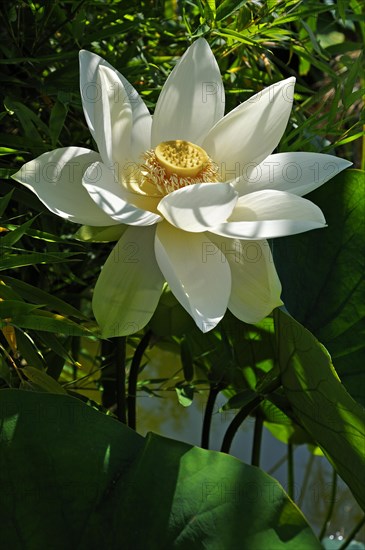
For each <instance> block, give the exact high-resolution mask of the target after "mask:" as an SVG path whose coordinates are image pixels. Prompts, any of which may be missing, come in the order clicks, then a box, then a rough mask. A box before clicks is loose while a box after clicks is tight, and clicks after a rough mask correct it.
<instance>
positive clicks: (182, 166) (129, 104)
mask: <svg viewBox="0 0 365 550" xmlns="http://www.w3.org/2000/svg"><path fill="white" fill-rule="evenodd" d="M80 71H81V97H82V102H83V107H84V112H85V117H86V121H87V124H88V126H89V128H90V131H91V134H92V136H93V138H94V140H95V142H96V144H97V147H98V150H99V152H98V153H96V152H94V151H90V150H89V149H85V148H82V147H65V148H62V149H57V150H55V151H52V152H50V153H45V154H43V155H41V156H40V157H38V158H37V159H35V160H33V161H31V162H28V163H27V164H25V165H24V166H23V167H22V168H21V169H20V170H19V172H17V174H15V176H14V178H15V179H16V180H17V181H19V182H20V183H22V184H24V185H25V186H26V187H28V188H29V189H31V190H32V191H34V193H36V195H37V196H38V197H39V199H40V200H41V201H42V202H43V203H44V204H45V205H46V206H47V208H48V209H49V210H51V211H52V212H54V213H55V214H57V215H59V216H61V217H63V218H65V219H68V220H70V221H72V222H75V223H81V224H87V225H92V226H107V225H109V226H110V225H118V224H123V225H125V226H126V227H127V229H126V230H125V231H124V232H123V234H122V236H121V237H120V240H119V241H118V243H117V245H116V246H115V248H114V250H113V251H112V253H111V254H110V256H109V258H108V259H107V261H106V263H105V265H104V267H103V268H102V271H101V275H100V277H99V279H98V281H97V283H96V287H95V291H94V297H93V310H94V314H95V317H96V319H97V321H98V323H99V325H100V326H101V327H102V331H103V335H104V336H105V337H109V336H117V335H126V334H130V333H133V332H136V331H137V330H140V329H141V328H143V327H144V326H145V325H146V324H147V323H148V321H149V320H150V318H151V316H152V314H153V313H154V311H155V309H156V307H157V304H158V301H159V298H160V295H161V292H162V288H163V285H164V283H165V281H167V283H168V285H169V287H170V289H171V291H172V292H173V294H174V295H175V297H176V298H177V299H178V300H179V302H180V303H181V305H182V306H183V307H184V308H185V309H186V310H187V311H188V312H189V314H190V315H191V316H192V317H193V318H194V320H195V322H196V324H197V325H198V327H199V328H200V329H201V330H202V331H204V332H205V331H208V330H210V329H212V328H213V327H214V326H215V325H216V324H217V323H218V322H219V321H220V319H222V317H223V316H224V313H225V311H226V309H227V307H228V309H230V310H231V312H232V313H233V314H234V315H235V316H236V317H238V318H239V319H241V320H243V321H245V322H248V323H255V322H258V321H260V320H261V319H263V318H264V317H265V316H266V315H268V314H269V313H270V312H271V311H272V310H273V308H275V307H277V306H279V305H281V304H282V302H281V299H280V293H281V285H280V281H279V279H278V276H277V273H276V270H275V267H274V263H273V260H272V256H271V253H270V249H269V246H268V243H267V241H266V240H265V239H268V238H272V237H281V236H284V235H293V234H295V233H300V232H303V231H308V230H310V229H316V228H320V227H323V226H324V225H325V220H324V217H323V214H322V212H321V210H320V209H319V208H318V207H317V206H315V205H314V204H313V203H311V202H310V201H308V200H306V199H303V198H301V196H302V195H304V194H305V193H308V192H309V191H312V190H313V189H315V188H316V187H318V186H319V185H321V184H322V183H324V182H325V181H327V180H328V179H330V177H332V176H334V175H335V174H336V173H338V172H339V171H341V170H343V169H344V168H346V167H347V166H349V165H350V164H351V163H349V162H347V161H345V160H342V159H339V158H336V157H333V156H329V155H321V154H315V153H281V154H274V155H272V152H273V150H274V149H275V147H276V146H277V145H278V143H279V141H280V139H281V137H282V135H283V132H284V130H285V127H286V125H287V122H288V119H289V115H290V111H291V108H292V100H293V90H294V82H295V79H294V78H289V79H287V80H283V81H281V82H278V83H276V84H274V85H272V86H270V87H269V88H266V89H265V90H263V91H262V92H259V93H258V94H256V95H255V96H253V97H252V98H251V99H249V100H248V101H245V102H244V103H242V104H241V105H239V106H238V107H237V108H236V109H234V110H233V111H231V112H230V113H228V114H227V115H226V116H224V93H223V85H222V80H221V76H220V73H219V69H218V65H217V63H216V61H215V58H214V56H213V54H212V52H211V50H210V48H209V46H208V44H207V42H206V41H205V40H204V39H199V40H197V41H196V42H194V44H193V45H192V46H191V47H190V48H188V50H187V51H186V52H185V54H184V55H183V57H182V58H181V59H180V61H179V62H178V63H177V65H176V67H175V68H174V70H173V71H172V72H171V74H170V76H169V78H168V79H167V81H166V83H165V85H164V87H163V89H162V91H161V94H160V97H159V99H158V102H157V105H156V110H155V113H154V116H153V118H152V117H151V115H150V114H149V112H148V109H147V107H146V106H145V104H144V102H143V101H142V99H141V97H140V96H139V95H138V93H137V92H136V90H135V89H134V88H133V87H132V86H131V84H130V83H129V82H128V81H127V80H126V79H125V78H124V77H123V76H122V75H121V74H120V73H119V72H118V71H116V70H115V69H113V67H112V66H111V65H110V64H109V63H107V62H106V61H104V60H103V59H102V58H101V57H99V56H98V55H95V54H92V53H90V52H87V51H81V52H80Z"/></svg>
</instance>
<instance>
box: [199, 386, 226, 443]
mask: <svg viewBox="0 0 365 550" xmlns="http://www.w3.org/2000/svg"><path fill="white" fill-rule="evenodd" d="M222 389H223V386H222V385H221V384H213V383H211V384H210V389H209V394H208V399H207V404H206V406H205V411H204V419H203V428H202V440H201V447H202V449H209V436H210V427H211V423H212V416H213V410H214V405H215V401H216V399H217V396H218V394H219V392H220V391H221V390H222Z"/></svg>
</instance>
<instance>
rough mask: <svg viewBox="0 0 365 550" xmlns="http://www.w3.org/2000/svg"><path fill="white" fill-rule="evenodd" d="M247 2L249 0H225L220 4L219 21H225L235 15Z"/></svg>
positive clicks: (218, 9) (217, 15) (217, 14)
mask: <svg viewBox="0 0 365 550" xmlns="http://www.w3.org/2000/svg"><path fill="white" fill-rule="evenodd" d="M246 2H247V0H223V2H221V3H220V4H219V6H218V8H217V11H216V19H217V21H223V19H226V18H227V17H229V16H230V15H233V14H234V13H235V12H236V11H238V10H239V9H240V8H241V7H242V6H243V5H244V4H246Z"/></svg>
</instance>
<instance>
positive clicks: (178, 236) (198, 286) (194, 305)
mask: <svg viewBox="0 0 365 550" xmlns="http://www.w3.org/2000/svg"><path fill="white" fill-rule="evenodd" d="M155 252H156V258H157V262H158V265H159V266H160V269H161V271H162V273H163V275H164V277H165V279H166V281H167V283H168V285H169V287H170V289H171V291H172V293H173V294H174V295H175V297H176V298H177V300H179V302H180V304H181V305H182V306H183V307H184V308H185V309H186V311H187V312H188V313H189V314H190V315H191V316H192V317H193V319H194V321H195V322H196V324H197V326H198V327H199V328H200V330H202V331H203V332H207V331H208V330H211V329H212V328H214V327H215V326H216V325H217V323H218V322H219V321H220V320H221V319H222V317H223V315H224V313H225V311H226V308H227V304H228V299H229V295H230V291H231V274H230V269H229V265H228V263H227V262H222V261H221V255H220V254H219V253H218V249H217V248H216V246H215V245H214V244H213V243H212V242H211V241H210V240H209V239H208V238H207V236H206V235H201V234H195V233H186V232H184V231H181V230H180V229H176V228H175V227H173V226H171V225H170V224H168V223H167V222H162V223H160V224H158V226H157V229H156V239H155Z"/></svg>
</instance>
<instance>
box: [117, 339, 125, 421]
mask: <svg viewBox="0 0 365 550" xmlns="http://www.w3.org/2000/svg"><path fill="white" fill-rule="evenodd" d="M115 340H116V342H115V343H116V346H115V355H114V358H115V361H114V364H115V376H116V397H117V417H118V420H120V421H121V422H123V424H126V422H127V414H126V404H127V403H126V395H125V350H126V338H125V336H118V337H117V338H116V339H115Z"/></svg>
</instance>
